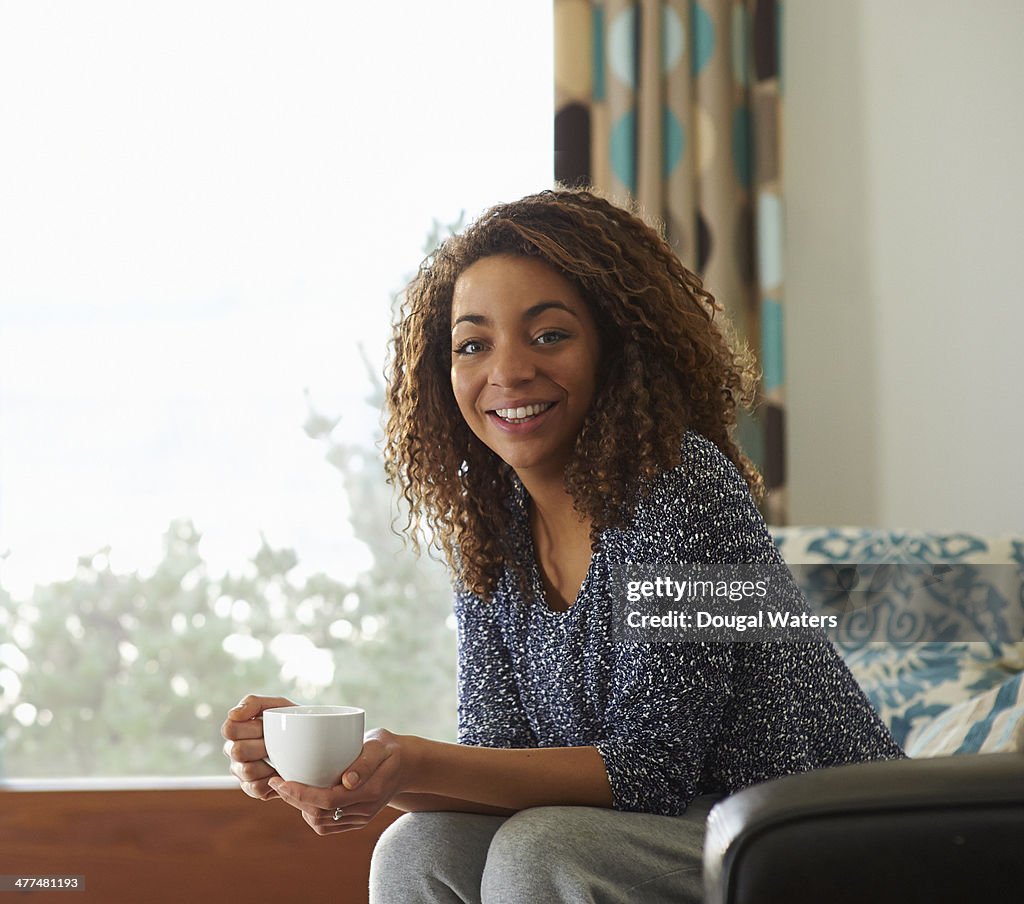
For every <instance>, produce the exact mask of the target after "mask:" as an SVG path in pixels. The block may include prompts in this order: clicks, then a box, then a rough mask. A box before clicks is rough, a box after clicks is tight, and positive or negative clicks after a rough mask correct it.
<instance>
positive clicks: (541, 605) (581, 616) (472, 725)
mask: <svg viewBox="0 0 1024 904" xmlns="http://www.w3.org/2000/svg"><path fill="white" fill-rule="evenodd" d="M520 489H521V485H520ZM510 530H512V531H513V532H514V538H513V539H514V541H515V546H516V547H517V548H519V549H520V550H522V551H523V556H524V566H525V568H526V570H527V574H528V575H529V576H530V581H529V583H530V584H531V585H532V592H531V593H530V594H528V598H524V595H523V593H522V592H521V591H520V589H519V582H518V581H517V580H516V578H515V577H514V575H513V573H512V572H511V570H506V572H505V574H504V576H503V577H502V579H501V581H500V582H499V585H498V589H497V591H496V593H495V595H494V598H493V599H492V600H491V601H490V602H489V603H487V602H484V601H482V600H481V599H479V598H478V597H476V596H474V595H472V594H470V593H467V592H465V591H464V590H459V589H457V590H456V594H455V613H456V616H457V619H458V632H459V742H460V743H462V744H469V745H476V746H484V747H578V746H593V747H596V748H597V750H598V751H599V752H600V754H601V756H602V758H603V760H604V764H605V768H606V769H607V772H608V779H609V782H610V784H611V788H612V792H613V797H614V805H615V807H616V808H618V809H621V810H635V811H642V812H648V813H659V814H663V815H678V814H680V813H682V812H684V811H685V809H686V806H687V804H688V803H689V802H690V801H691V800H692V799H693V798H694V797H695V796H697V795H698V794H704V793H708V792H716V791H718V792H726V793H729V792H733V791H736V790H738V789H740V788H742V787H745V786H746V785H751V784H754V783H755V782H760V781H764V780H766V779H770V778H774V777H776V776H780V775H786V774H790V773H796V772H804V771H806V770H809V769H815V768H819V767H823V766H833V765H838V764H842V763H852V762H858V761H861V760H870V759H892V758H898V757H901V756H903V752H902V751H901V750H900V748H899V746H898V745H897V744H896V742H895V741H894V740H893V738H892V736H891V735H890V734H889V731H888V730H887V729H886V727H885V726H884V725H883V723H882V722H881V720H880V719H879V718H878V716H877V715H876V714H875V712H874V710H873V709H872V708H871V705H870V704H869V703H868V701H867V698H866V697H865V696H864V694H863V692H862V691H861V690H860V688H859V687H858V685H857V683H856V681H855V680H854V678H853V676H852V675H851V674H850V672H849V670H848V669H847V667H846V665H845V664H844V663H843V661H842V659H841V658H840V657H839V655H838V653H837V652H836V650H835V648H834V647H833V646H832V645H831V643H829V642H828V641H827V640H823V642H821V643H799V644H797V643H698V642H690V643H658V642H631V643H626V642H622V641H621V640H616V639H615V638H614V637H613V633H614V632H613V626H612V620H613V618H615V617H620V615H621V605H620V604H619V603H618V602H617V601H616V600H615V598H614V594H615V593H616V592H618V590H617V588H619V589H621V585H619V584H617V582H616V579H615V577H614V574H619V575H621V571H619V572H616V571H615V568H616V567H620V568H621V566H622V565H623V563H624V562H631V563H634V562H648V563H674V564H678V563H750V564H756V563H764V564H772V565H780V564H781V558H780V557H779V553H778V551H777V550H776V548H775V545H774V543H773V542H772V539H771V535H770V534H769V533H768V530H767V528H766V526H765V523H764V521H763V519H762V518H761V515H760V514H759V512H758V511H757V509H756V507H755V505H754V502H753V500H752V498H751V496H750V494H749V492H748V490H747V486H746V483H745V482H744V480H743V478H742V477H741V475H740V474H739V473H738V472H737V470H736V468H735V467H734V466H733V464H732V463H731V462H730V461H729V460H728V459H727V458H726V457H725V456H724V455H723V454H722V453H721V451H720V450H719V449H718V448H717V447H716V446H715V445H714V444H713V443H711V442H710V441H709V440H707V439H705V438H704V437H703V436H701V435H699V434H696V433H694V432H690V433H687V434H686V437H685V438H684V441H683V460H682V462H681V464H680V465H679V466H678V467H677V468H674V469H673V470H671V471H668V472H666V473H664V474H662V475H661V477H660V478H659V479H658V480H657V481H655V484H654V487H653V490H652V492H651V493H650V495H649V496H647V497H646V498H645V499H644V500H643V501H642V502H641V503H640V505H639V507H638V509H637V512H636V514H635V517H634V518H633V520H632V523H631V524H629V525H628V526H627V527H626V528H625V529H623V530H607V531H605V532H604V533H603V534H602V536H601V540H600V543H599V544H598V546H597V549H596V551H595V552H594V554H593V557H592V559H591V563H590V568H589V570H588V572H587V576H586V578H585V579H584V582H583V585H582V587H581V588H580V594H579V597H578V598H577V600H576V602H575V604H574V605H573V606H572V607H570V609H569V610H568V611H566V612H556V611H553V610H551V609H549V608H548V606H547V605H546V603H545V601H544V590H543V586H542V584H541V580H540V574H539V571H538V568H537V563H536V558H535V556H534V554H533V545H532V539H531V537H530V533H529V522H528V519H527V511H526V499H525V491H521V492H520V495H519V498H518V499H517V500H515V501H514V504H513V506H512V521H511V524H510ZM796 592H798V591H796Z"/></svg>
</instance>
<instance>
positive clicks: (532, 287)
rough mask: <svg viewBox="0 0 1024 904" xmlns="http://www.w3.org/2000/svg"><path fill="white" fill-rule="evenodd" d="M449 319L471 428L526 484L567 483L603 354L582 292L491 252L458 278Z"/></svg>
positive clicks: (538, 264)
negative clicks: (564, 478)
mask: <svg viewBox="0 0 1024 904" xmlns="http://www.w3.org/2000/svg"><path fill="white" fill-rule="evenodd" d="M451 322H452V390H453V391H454V393H455V400H456V402H457V403H458V406H459V410H460V411H461V412H462V416H463V418H465V420H466V423H467V424H468V425H469V428H470V429H471V430H472V431H473V433H475V434H476V436H477V437H478V438H479V439H480V441H481V442H482V443H483V444H484V445H486V446H487V447H488V448H489V449H491V451H493V452H494V454H495V455H497V456H498V457H499V458H501V459H502V460H503V461H505V462H507V463H508V464H509V465H510V466H511V467H512V468H513V469H514V470H515V471H516V473H517V474H519V476H520V478H522V479H523V480H524V482H528V480H529V478H530V477H531V476H537V477H541V478H544V477H547V478H557V479H559V480H561V476H562V474H563V473H564V471H565V466H566V465H567V464H568V462H569V460H570V458H571V456H572V450H573V446H574V444H575V442H576V436H577V434H578V433H579V431H580V427H581V426H582V425H583V421H584V418H585V417H586V415H587V412H588V411H589V410H590V405H591V403H592V402H593V400H594V393H595V387H596V383H597V367H598V359H599V356H600V343H599V341H598V333H597V327H596V325H595V324H594V320H593V317H592V316H591V314H590V311H589V310H588V308H587V305H586V303H585V302H584V300H583V298H582V296H581V295H580V293H579V291H578V290H577V289H576V287H575V286H574V285H573V284H572V283H571V282H569V281H568V280H567V279H565V278H564V277H563V276H562V275H561V274H559V273H558V272H556V271H555V270H553V269H552V268H551V267H549V266H548V265H547V264H545V263H543V262H542V261H539V260H536V259H534V258H527V257H515V256H511V255H504V254H501V255H493V256H491V257H485V258H482V259H481V260H478V261H477V262H476V263H474V264H472V265H471V266H469V267H467V268H466V270H464V271H463V273H462V275H461V276H460V277H459V279H458V280H457V281H456V283H455V291H454V295H453V298H452V317H451Z"/></svg>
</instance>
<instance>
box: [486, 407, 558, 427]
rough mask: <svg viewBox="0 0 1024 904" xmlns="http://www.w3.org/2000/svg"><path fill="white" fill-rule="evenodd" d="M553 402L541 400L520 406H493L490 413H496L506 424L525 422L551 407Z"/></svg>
mask: <svg viewBox="0 0 1024 904" xmlns="http://www.w3.org/2000/svg"><path fill="white" fill-rule="evenodd" d="M554 404H555V403H554V402H541V403H539V404H535V405H525V406H523V407H521V408H495V409H494V411H493V412H492V414H495V415H497V416H498V417H499V418H501V420H503V421H504V422H505V423H506V424H525V423H526V422H527V421H532V420H533V419H534V418H535V417H537V416H538V415H540V414H543V413H544V412H545V411H547V410H548V409H549V408H551V407H552V406H553V405H554Z"/></svg>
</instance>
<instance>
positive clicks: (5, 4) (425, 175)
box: [0, 0, 553, 598]
mask: <svg viewBox="0 0 1024 904" xmlns="http://www.w3.org/2000/svg"><path fill="white" fill-rule="evenodd" d="M551 56H552V50H551V4H550V0H518V2H516V3H500V4H499V3H481V2H479V0H448V2H438V0H434V2H431V3H424V2H422V0H390V2H387V3H348V2H344V3H340V2H305V0H304V2H295V3H280V2H273V3H271V2H253V0H245V2H237V0H203V2H193V0H186V2H182V0H176V2H174V3H170V2H164V3H138V2H135V0H131V2H111V0H90V2H89V3H81V2H75V0H63V2H32V3H24V2H13V0H0V123H2V129H3V138H2V140H0V554H2V553H3V552H4V551H5V550H8V551H9V553H8V556H7V558H6V560H4V561H3V562H2V563H0V582H2V584H3V586H4V587H6V588H7V589H8V590H9V591H10V592H12V593H13V594H14V595H15V596H16V597H18V598H21V597H24V596H26V595H27V594H28V593H30V592H31V588H32V585H33V584H34V583H37V582H48V581H52V580H55V579H61V578H65V577H69V576H70V575H71V574H72V572H73V571H74V567H75V563H76V561H77V558H78V556H80V555H83V554H86V553H90V552H93V551H95V550H97V549H99V548H100V547H103V546H107V545H109V546H111V547H112V548H113V551H112V555H111V560H112V563H113V565H114V567H115V569H117V570H128V569H134V568H139V567H141V568H146V567H148V566H149V565H151V564H153V563H154V562H155V561H156V560H157V558H158V556H159V549H160V537H161V535H162V533H163V532H164V530H165V529H166V528H167V526H168V524H169V522H170V521H171V519H172V518H175V517H180V516H188V517H191V518H193V519H194V520H195V522H196V524H197V526H198V528H199V530H200V532H202V533H203V534H204V541H203V548H202V551H203V553H204V555H205V557H206V559H207V561H209V562H210V563H211V564H212V566H213V568H214V571H215V572H216V571H218V570H221V569H223V568H226V567H230V566H238V565H240V564H241V563H242V562H243V561H244V560H245V559H246V558H247V557H248V556H249V555H250V554H251V553H253V552H254V551H255V550H256V548H257V546H258V544H259V532H260V531H261V530H262V531H263V532H264V533H265V535H266V536H267V538H268V540H269V541H270V542H272V543H274V544H275V545H291V546H294V547H295V548H296V549H297V550H298V553H299V557H300V560H301V562H302V563H303V565H304V566H305V567H306V568H307V569H309V570H317V569H324V570H327V571H329V572H332V573H335V574H339V575H341V574H344V573H345V572H346V571H347V570H349V569H351V568H352V567H355V566H357V565H358V563H359V561H360V560H359V549H358V544H354V542H353V541H351V539H349V538H348V534H347V531H346V526H345V524H344V498H343V492H342V488H341V481H340V477H339V476H338V475H337V473H336V472H335V471H334V469H333V468H331V467H330V466H329V465H328V464H327V463H326V462H324V460H323V455H322V449H321V447H320V446H319V445H318V444H317V443H315V442H314V441H312V440H310V439H308V438H307V437H306V436H305V434H304V433H303V432H302V429H301V427H302V423H303V421H304V419H305V416H306V403H305V398H304V390H306V389H308V391H309V393H310V394H311V396H312V398H313V400H314V402H315V404H316V405H317V407H318V408H319V409H320V410H322V411H323V413H325V414H329V415H334V414H338V413H343V414H344V415H345V421H343V428H344V429H348V430H350V431H352V433H353V434H355V435H360V436H368V435H369V431H370V430H371V428H372V427H373V425H374V424H375V421H376V414H375V413H373V412H369V411H368V410H367V409H366V407H365V406H364V405H362V402H361V400H362V398H363V396H364V395H365V393H366V389H367V386H366V383H365V378H364V376H363V367H362V364H361V362H360V361H359V358H358V355H357V353H356V346H355V342H356V341H359V340H361V341H363V342H364V343H365V344H366V347H367V350H368V351H369V353H370V354H371V357H373V358H374V360H375V361H376V362H377V363H382V362H383V352H384V342H385V339H386V325H387V322H388V313H389V310H388V309H389V302H390V294H391V293H392V292H393V291H395V290H397V289H398V288H399V287H400V286H401V285H402V283H403V281H404V278H405V277H406V276H408V275H409V274H410V273H411V272H413V271H414V270H415V268H416V266H417V265H418V263H419V260H420V258H421V246H422V243H423V241H424V238H425V236H426V233H427V232H428V230H429V228H430V226H431V222H432V220H433V219H434V218H438V219H440V220H443V221H450V220H453V219H455V218H456V217H457V216H458V214H459V212H460V211H461V210H465V211H467V213H468V214H469V215H471V216H472V215H474V214H476V213H478V212H479V211H480V210H482V209H483V208H484V207H486V206H488V205H489V204H491V203H494V202H496V201H500V200H506V199H509V198H513V197H517V196H520V195H523V194H526V193H527V192H531V191H535V190H538V189H540V188H543V187H547V186H549V185H550V183H551V178H552V164H551V147H552V134H551V121H552V93H553V88H552V84H553V80H552V63H551Z"/></svg>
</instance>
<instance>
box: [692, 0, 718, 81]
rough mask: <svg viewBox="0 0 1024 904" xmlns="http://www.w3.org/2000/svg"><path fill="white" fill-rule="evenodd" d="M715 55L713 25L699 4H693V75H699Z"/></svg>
mask: <svg viewBox="0 0 1024 904" xmlns="http://www.w3.org/2000/svg"><path fill="white" fill-rule="evenodd" d="M714 53H715V23H714V22H712V21H711V16H709V15H708V13H707V10H706V9H704V7H703V6H701V5H700V4H699V3H694V4H693V74H694V75H700V73H701V70H702V69H703V68H704V67H705V66H707V64H708V61H709V60H710V59H711V57H712V56H713V55H714Z"/></svg>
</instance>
